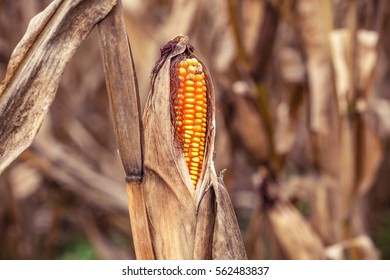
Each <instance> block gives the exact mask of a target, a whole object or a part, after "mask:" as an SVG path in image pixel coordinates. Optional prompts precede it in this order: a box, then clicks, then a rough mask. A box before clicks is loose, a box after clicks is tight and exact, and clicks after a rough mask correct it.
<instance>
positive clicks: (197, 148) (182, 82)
mask: <svg viewBox="0 0 390 280" xmlns="http://www.w3.org/2000/svg"><path fill="white" fill-rule="evenodd" d="M177 69H178V70H177V75H178V78H179V86H178V89H177V93H176V94H175V95H174V100H173V102H174V112H175V122H174V123H175V129H176V135H177V138H178V139H179V143H180V148H181V151H182V153H183V155H184V159H185V161H186V163H187V167H188V172H189V174H190V178H191V181H192V183H193V185H194V189H196V185H197V183H198V180H199V177H200V174H201V171H202V165H203V157H204V150H205V139H206V131H207V86H206V80H205V76H204V72H203V68H202V65H201V64H200V63H199V61H198V60H197V59H196V58H186V59H184V60H181V61H180V62H179V65H178V68H177Z"/></svg>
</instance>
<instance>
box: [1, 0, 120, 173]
mask: <svg viewBox="0 0 390 280" xmlns="http://www.w3.org/2000/svg"><path fill="white" fill-rule="evenodd" d="M115 3H116V1H115V0H99V1H92V0H76V1H71V0H62V1H61V0H57V1H54V2H53V3H51V5H50V6H48V7H47V8H46V10H44V11H43V12H42V13H41V14H39V15H37V16H36V17H34V18H33V20H32V21H31V23H30V25H29V28H28V30H27V32H26V34H25V36H24V37H23V39H22V40H21V41H20V43H19V44H18V46H17V47H16V48H15V50H14V52H13V54H12V57H11V60H10V62H9V65H8V69H7V72H6V75H5V77H4V79H3V80H2V81H1V83H0V94H1V95H0V115H1V118H0V173H1V172H2V171H3V170H4V168H6V167H7V166H8V165H9V164H10V163H11V162H12V161H13V160H14V159H15V158H16V157H17V156H18V155H19V154H20V153H21V152H23V151H24V150H25V149H26V148H27V147H28V146H29V145H31V142H32V139H33V138H34V136H35V134H36V133H37V131H38V129H39V126H40V125H41V123H42V120H43V117H44V115H45V113H46V112H47V110H48V108H49V106H50V104H51V102H52V101H53V98H54V96H55V92H56V90H57V87H58V83H59V80H60V77H61V74H62V73H63V71H64V69H65V66H66V64H67V62H68V61H69V59H70V58H71V57H72V55H73V53H74V52H75V51H76V49H77V48H78V46H79V45H80V43H81V42H82V41H83V40H84V39H85V38H86V37H87V36H88V34H89V33H90V31H91V30H92V28H93V27H94V26H95V24H96V23H97V22H99V21H100V20H101V19H102V18H104V17H105V16H106V14H107V13H108V12H109V11H110V10H111V8H112V7H113V6H114V5H115ZM59 54H60V55H59Z"/></svg>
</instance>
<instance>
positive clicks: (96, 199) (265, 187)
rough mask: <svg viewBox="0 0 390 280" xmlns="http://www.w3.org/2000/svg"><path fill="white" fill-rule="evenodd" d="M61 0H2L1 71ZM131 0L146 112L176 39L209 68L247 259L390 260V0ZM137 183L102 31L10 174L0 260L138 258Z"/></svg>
mask: <svg viewBox="0 0 390 280" xmlns="http://www.w3.org/2000/svg"><path fill="white" fill-rule="evenodd" d="M50 2H51V1H49V0H29V1H22V0H0V77H3V76H4V75H5V72H6V69H7V64H8V61H9V59H10V56H11V53H12V51H13V49H14V48H15V46H16V44H17V43H18V42H19V41H20V40H21V38H22V36H23V34H24V33H25V32H26V28H27V26H28V23H29V21H30V20H31V18H32V17H33V16H34V15H36V14H38V13H39V12H40V11H42V10H43V9H45V8H46V7H47V5H48V4H49V3H50ZM101 2H102V1H101ZM107 2H108V1H107ZM122 3H123V9H124V12H125V13H124V15H125V20H126V27H127V31H128V36H129V40H130V43H131V47H132V51H133V57H134V62H135V68H136V71H137V76H138V83H139V88H140V97H141V107H142V108H144V106H145V103H146V99H147V94H148V90H149V87H150V73H151V70H152V67H153V65H154V63H155V62H156V61H157V59H158V57H159V55H160V53H159V49H160V47H161V46H163V45H164V44H165V43H166V42H167V41H168V40H170V39H172V38H173V37H175V36H176V35H178V34H180V33H182V34H186V35H188V36H189V37H190V39H191V43H192V45H193V46H194V47H195V52H196V54H197V55H198V56H199V57H200V58H201V59H202V60H203V62H204V63H205V64H206V65H207V66H208V68H209V70H210V73H211V77H212V79H213V83H214V88H215V95H216V109H217V110H216V118H217V120H216V121H217V133H216V143H215V150H216V158H215V164H216V170H217V172H219V171H221V170H225V169H226V171H225V172H224V181H225V186H226V188H227V189H228V191H229V194H230V197H231V199H232V202H233V204H234V206H235V210H236V214H237V218H238V221H239V224H240V227H241V232H242V236H243V239H244V242H245V246H246V252H247V255H248V258H250V259H322V258H327V259H380V258H383V259H389V258H390V188H389V184H388V182H389V180H390V178H389V176H390V172H389V169H390V157H389V155H390V154H389V151H388V148H387V146H388V140H389V135H390V134H389V133H390V123H389V120H390V103H389V102H390V100H389V99H390V95H389V94H388V92H389V91H388V89H389V87H390V83H389V82H390V78H389V77H390V76H389V75H390V70H389V65H390V64H389V62H390V60H389V55H390V40H389V38H388V36H386V34H388V33H389V31H390V21H389V19H390V4H389V3H388V1H385V0H372V1H371V0H355V1H344V0H333V1H330V0H329V1H328V0H319V1H317V0H284V1H283V0H274V1H271V0H243V1H234V0H225V1H223V0H213V1H207V0H200V1H185V0H171V1H156V0H145V1H141V0H137V1H134V0H133V1H131V0H122ZM0 101H1V96H0ZM1 117H2V116H0V118H1ZM0 123H1V122H0ZM0 138H1V135H0ZM2 148H3V147H0V152H2ZM0 164H1V163H0ZM124 185H125V181H124V173H123V167H122V164H121V161H120V159H119V156H118V154H117V144H116V142H115V134H114V128H113V124H112V121H111V116H110V108H109V100H108V95H107V91H106V84H105V76H104V73H103V65H102V59H101V54H100V50H99V34H98V32H97V29H96V28H95V29H94V30H93V31H92V32H91V33H90V34H89V36H88V37H87V39H86V40H85V41H84V42H83V43H82V44H81V46H80V47H79V48H78V49H77V52H76V53H75V55H74V56H73V57H72V59H71V61H70V62H69V64H68V65H67V66H66V70H65V72H64V74H63V75H62V77H61V83H60V86H59V88H58V91H57V94H56V97H55V99H54V101H53V103H52V105H51V106H50V110H49V112H48V113H47V114H46V116H45V120H44V122H43V124H42V126H41V128H40V130H39V132H38V134H37V136H36V137H35V140H34V142H33V144H32V145H31V147H29V148H28V149H27V150H26V151H25V152H23V153H22V154H21V155H20V156H19V157H18V158H17V159H16V160H15V161H14V162H13V163H12V164H11V165H10V166H9V167H8V168H7V169H6V170H5V171H4V172H3V173H2V174H1V176H0V259H58V258H76V259H80V258H98V259H122V258H135V253H134V248H133V245H132V239H131V235H130V232H131V230H130V224H129V214H128V208H127V207H128V206H127V195H126V189H125V187H124Z"/></svg>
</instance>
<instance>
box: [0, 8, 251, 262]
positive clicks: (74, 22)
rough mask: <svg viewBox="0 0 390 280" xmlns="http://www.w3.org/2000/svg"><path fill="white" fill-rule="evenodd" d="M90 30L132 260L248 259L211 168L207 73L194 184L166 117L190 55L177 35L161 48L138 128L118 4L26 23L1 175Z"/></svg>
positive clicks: (4, 126)
mask: <svg viewBox="0 0 390 280" xmlns="http://www.w3.org/2000/svg"><path fill="white" fill-rule="evenodd" d="M95 25H98V28H99V34H100V45H101V53H102V57H103V63H104V70H105V76H106V84H107V89H108V94H109V101H110V107H111V111H112V119H113V123H114V127H115V134H116V137H117V142H118V150H119V154H120V157H121V160H122V164H123V167H124V170H125V174H126V182H127V191H128V202H129V213H130V220H131V227H132V234H133V241H134V246H135V251H136V255H137V258H139V259H244V258H246V254H245V250H244V247H243V243H242V239H241V235H240V231H239V229H238V224H237V220H236V217H235V214H234V210H233V208H232V205H231V202H230V198H229V195H228V193H227V191H226V189H225V188H224V186H223V183H222V179H221V178H218V177H217V175H216V172H215V168H214V162H213V155H214V141H215V101H214V91H213V86H212V81H211V77H210V74H209V72H208V70H207V68H206V67H205V65H204V64H203V63H201V69H202V72H203V71H204V76H205V79H206V86H207V98H206V99H207V106H208V108H207V110H208V113H207V136H205V146H204V156H203V158H204V159H203V161H202V163H203V164H201V169H199V172H200V174H199V177H198V178H197V181H196V183H195V184H194V183H193V182H192V181H191V177H190V173H189V169H188V166H187V165H186V163H185V157H184V154H183V153H182V151H181V150H180V147H178V143H179V142H178V141H176V139H175V135H176V134H175V131H176V124H175V122H173V121H172V118H171V112H172V103H171V92H172V80H173V79H174V74H172V73H173V72H172V69H174V67H175V63H178V59H182V58H184V57H193V58H195V55H194V54H193V48H192V47H191V46H190V44H189V41H188V38H187V37H185V36H179V37H177V38H175V39H174V40H172V41H170V42H169V43H168V44H167V45H166V46H165V47H164V48H163V49H162V57H161V59H160V60H159V61H158V62H157V64H156V66H155V69H154V71H153V76H152V87H151V91H150V94H149V99H148V104H147V108H146V110H145V115H144V126H142V121H141V116H140V111H141V110H140V102H139V95H138V85H137V80H136V74H135V70H134V63H133V58H132V54H131V49H130V44H129V41H128V38H127V34H126V31H125V27H124V26H125V25H124V19H123V12H122V6H121V3H120V1H115V0H100V1H92V0H76V1H71V0H57V1H54V2H53V3H52V4H51V5H50V6H49V7H48V8H47V9H46V10H44V11H43V12H42V13H41V14H39V15H37V16H36V17H35V18H34V19H33V20H32V21H31V23H30V26H29V28H28V30H27V32H26V34H25V36H24V37H23V38H22V40H21V42H20V43H19V44H18V46H17V47H16V49H15V51H14V53H13V55H12V57H11V60H10V63H9V66H8V69H7V72H6V76H5V78H4V79H3V80H2V81H1V84H0V94H1V95H0V115H1V118H0V147H1V148H0V173H1V172H2V171H3V170H4V169H5V168H6V167H7V166H8V165H9V164H10V163H11V162H12V161H13V160H15V159H16V158H17V157H18V156H19V155H20V154H21V153H22V152H23V151H24V150H25V149H26V148H27V147H28V146H30V145H31V143H32V141H33V139H34V137H35V135H36V133H37V131H38V129H39V127H40V125H41V123H42V120H43V117H44V115H45V114H46V113H47V111H48V109H49V106H50V104H51V103H52V101H53V99H54V97H55V93H56V90H57V87H58V83H59V81H60V78H61V74H62V73H63V71H64V68H65V66H66V64H67V62H68V61H69V59H70V58H71V57H72V55H73V54H74V52H75V51H76V50H77V48H78V46H79V45H80V43H81V42H82V41H83V40H84V39H85V38H86V37H87V36H88V34H89V33H90V32H91V30H92V29H93V28H94V26H95ZM199 71H200V70H199ZM144 137H145V139H144Z"/></svg>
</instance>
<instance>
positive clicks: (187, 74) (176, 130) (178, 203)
mask: <svg viewBox="0 0 390 280" xmlns="http://www.w3.org/2000/svg"><path fill="white" fill-rule="evenodd" d="M198 107H199V108H198ZM198 125H199V126H198ZM144 131H145V135H144V139H145V147H144V150H145V155H144V159H145V160H144V164H145V176H144V178H143V179H142V181H141V182H137V181H129V182H128V194H129V210H130V218H131V225H132V233H133V238H134V240H138V241H142V242H143V243H142V244H140V243H138V242H135V244H134V245H135V249H136V254H137V258H155V259H244V258H246V254H245V250H244V247H243V243H242V239H241V235H240V231H239V228H238V224H237V221H236V217H235V214H234V211H233V208H232V206H231V202H230V199H229V196H228V193H227V192H226V190H225V188H224V187H223V185H222V184H221V183H220V181H219V180H218V178H217V175H216V173H215V170H214V162H213V154H214V137H215V104H214V91H213V87H212V83H211V78H210V74H209V72H208V70H207V68H206V67H205V66H204V65H203V63H201V62H200V60H199V59H197V58H196V57H195V55H194V54H193V48H192V47H191V46H190V45H189V42H188V38H187V37H185V36H178V37H176V38H175V39H173V40H171V41H170V42H168V43H167V44H166V45H165V46H164V47H163V48H162V49H161V58H160V60H159V61H158V62H157V63H156V66H155V68H154V70H153V74H152V86H151V91H150V95H149V98H148V101H147V105H146V109H145V114H144ZM198 133H199V134H198ZM187 144H188V145H187ZM201 152H202V153H201ZM192 167H194V168H192ZM191 170H193V171H196V172H195V173H196V175H195V173H194V172H191ZM191 176H192V177H191ZM137 198H138V199H137ZM142 200H143V201H144V205H143V203H140V201H142ZM133 203H135V204H133ZM139 225H144V226H146V227H147V229H146V230H145V227H144V226H142V227H140V226H139ZM145 234H146V235H145Z"/></svg>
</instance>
